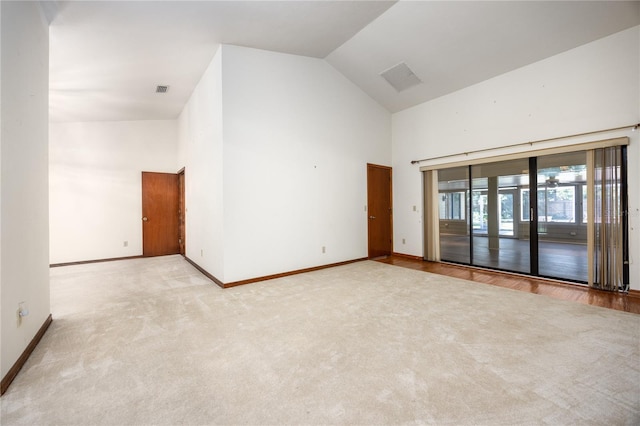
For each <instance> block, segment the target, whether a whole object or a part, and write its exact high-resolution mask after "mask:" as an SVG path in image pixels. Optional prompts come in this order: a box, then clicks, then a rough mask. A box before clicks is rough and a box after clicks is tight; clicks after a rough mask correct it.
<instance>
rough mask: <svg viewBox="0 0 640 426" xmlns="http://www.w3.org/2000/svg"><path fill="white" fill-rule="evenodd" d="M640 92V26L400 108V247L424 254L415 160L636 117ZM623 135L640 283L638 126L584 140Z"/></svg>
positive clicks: (634, 272) (396, 120)
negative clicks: (627, 144) (626, 145)
mask: <svg viewBox="0 0 640 426" xmlns="http://www.w3.org/2000/svg"><path fill="white" fill-rule="evenodd" d="M639 93H640V27H634V28H632V29H629V30H626V31H623V32H621V33H618V34H614V35H612V36H609V37H606V38H604V39H601V40H597V41H595V42H592V43H590V44H587V45H584V46H582V47H579V48H576V49H573V50H570V51H568V52H565V53H562V54H560V55H557V56H554V57H551V58H548V59H546V60H543V61H540V62H537V63H534V64H532V65H529V66H526V67H524V68H520V69H518V70H515V71H512V72H509V73H507V74H503V75H501V76H498V77H495V78H493V79H491V80H487V81H485V82H482V83H480V84H477V85H474V86H471V87H469V88H466V89H463V90H460V91H458V92H455V93H452V94H450V95H447V96H443V97H441V98H438V99H435V100H433V101H430V102H427V103H424V104H421V105H418V106H416V107H414V108H410V109H408V110H405V111H402V112H399V113H396V114H394V115H393V167H394V206H395V211H394V212H395V217H394V219H395V220H394V241H395V251H397V252H401V253H406V254H411V255H417V256H422V223H421V221H422V220H421V219H422V211H421V209H420V206H421V202H422V183H421V174H420V172H419V166H415V165H411V164H410V161H411V160H418V159H423V158H429V157H437V156H442V155H449V154H459V153H463V152H466V151H473V150H478V149H483V148H495V147H500V146H504V145H509V144H517V143H522V142H527V141H532V140H540V139H545V138H553V137H558V136H566V135H573V134H578V133H583V132H589V131H595V130H601V129H608V128H614V127H618V126H626V125H628V124H632V123H638V122H639V121H640V98H639V96H638V95H639ZM622 135H624V136H630V137H631V138H632V140H631V145H630V147H629V151H628V153H629V166H630V167H629V169H630V174H629V181H630V182H631V184H630V192H629V205H630V212H631V215H630V216H631V217H630V251H631V259H632V262H633V263H632V264H631V277H632V279H631V287H632V288H634V289H640V279H639V278H638V277H640V210H639V209H640V186H639V185H637V182H640V172H639V170H638V169H639V168H638V163H639V162H638V160H639V159H640V147H639V146H638V145H639V143H640V132H630V131H623V132H612V133H610V134H603V135H596V136H590V137H587V138H581V141H587V140H599V139H605V138H608V137H613V136H622ZM563 143H566V142H563ZM556 144H557V142H556ZM413 205H416V206H418V209H419V210H420V211H419V212H413V211H412V209H411V208H412V206H413ZM402 238H405V239H406V244H405V245H402V243H401V241H402Z"/></svg>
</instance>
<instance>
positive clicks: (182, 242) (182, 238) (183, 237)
mask: <svg viewBox="0 0 640 426" xmlns="http://www.w3.org/2000/svg"><path fill="white" fill-rule="evenodd" d="M177 175H178V208H179V209H180V210H179V211H178V232H179V240H178V244H179V246H178V247H179V251H180V254H181V255H182V256H183V257H186V255H187V204H186V203H185V195H184V194H185V192H186V190H185V184H186V175H185V168H184V167H183V168H181V169H180V170H178V173H177ZM181 216H182V220H180V217H181Z"/></svg>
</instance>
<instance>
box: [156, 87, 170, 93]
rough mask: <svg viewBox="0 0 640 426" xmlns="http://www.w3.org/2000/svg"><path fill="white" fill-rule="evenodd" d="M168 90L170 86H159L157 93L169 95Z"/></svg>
mask: <svg viewBox="0 0 640 426" xmlns="http://www.w3.org/2000/svg"><path fill="white" fill-rule="evenodd" d="M167 90H169V86H157V87H156V93H167Z"/></svg>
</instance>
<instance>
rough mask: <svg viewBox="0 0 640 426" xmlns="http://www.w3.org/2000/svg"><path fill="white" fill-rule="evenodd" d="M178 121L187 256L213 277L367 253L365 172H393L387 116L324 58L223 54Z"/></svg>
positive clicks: (230, 49)
mask: <svg viewBox="0 0 640 426" xmlns="http://www.w3.org/2000/svg"><path fill="white" fill-rule="evenodd" d="M180 124H181V130H180V135H181V152H182V153H181V156H182V157H184V158H186V159H187V160H186V179H187V210H188V213H187V255H188V256H189V257H190V258H191V259H192V260H194V261H195V262H197V263H198V264H199V265H200V266H202V267H203V268H205V269H206V270H207V271H208V272H210V273H211V274H213V275H214V276H216V277H217V278H218V279H220V280H222V281H223V282H225V283H229V282H234V281H239V280H243V279H249V278H255V277H261V276H265V275H270V274H275V273H281V272H288V271H292V270H296V269H302V268H307V267H313V266H319V265H324V264H330V263H335V262H340V261H345V260H351V259H356V258H361V257H366V256H367V219H366V218H367V216H366V212H365V211H364V208H365V205H366V202H367V197H366V164H367V162H370V163H377V164H385V165H389V164H390V161H391V150H390V146H389V140H390V137H391V123H390V114H389V113H388V112H387V111H386V110H384V109H383V108H382V107H380V106H379V105H378V104H377V103H375V102H374V101H373V100H372V99H371V98H369V97H368V96H366V95H365V94H364V93H363V92H362V91H361V90H360V89H358V88H357V87H356V86H354V85H353V84H352V83H351V82H349V81H348V80H347V79H346V78H345V77H343V76H342V75H341V74H340V73H338V72H337V71H336V70H335V69H334V68H332V67H331V66H330V65H328V64H327V63H326V62H325V61H323V60H320V59H313V58H307V57H300V56H294V55H286V54H280V53H274V52H267V51H262V50H256V49H249V48H243V47H236V46H228V45H224V46H222V47H221V50H220V51H219V52H218V53H217V55H216V57H215V58H214V60H213V62H212V65H211V67H210V68H209V70H207V72H206V73H205V75H204V77H203V80H202V81H201V82H200V86H198V88H197V89H196V91H195V92H194V95H193V96H192V98H191V100H190V101H189V104H188V105H187V107H186V108H185V110H184V112H183V114H182V116H181V118H180ZM223 201H224V203H223ZM221 218H222V220H221ZM223 231H224V232H223ZM322 246H324V247H326V253H324V254H323V253H322Z"/></svg>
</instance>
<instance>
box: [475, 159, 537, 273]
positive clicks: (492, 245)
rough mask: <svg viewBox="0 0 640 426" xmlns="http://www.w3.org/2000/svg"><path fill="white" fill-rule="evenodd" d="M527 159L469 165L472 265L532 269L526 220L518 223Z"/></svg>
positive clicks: (527, 184)
mask: <svg viewBox="0 0 640 426" xmlns="http://www.w3.org/2000/svg"><path fill="white" fill-rule="evenodd" d="M528 169H529V160H528V159H526V158H523V159H518V160H509V161H501V162H495V163H488V164H482V165H475V166H471V212H472V213H471V214H472V217H473V229H472V240H473V250H472V262H470V263H471V264H472V265H477V266H486V267H490V268H496V269H504V270H508V271H515V272H525V273H529V272H531V256H530V250H529V222H528V221H526V222H524V226H521V221H520V215H519V214H518V212H519V210H520V206H519V202H518V201H519V198H518V197H517V195H516V194H517V193H518V190H522V189H526V188H528V187H529V171H528Z"/></svg>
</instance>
